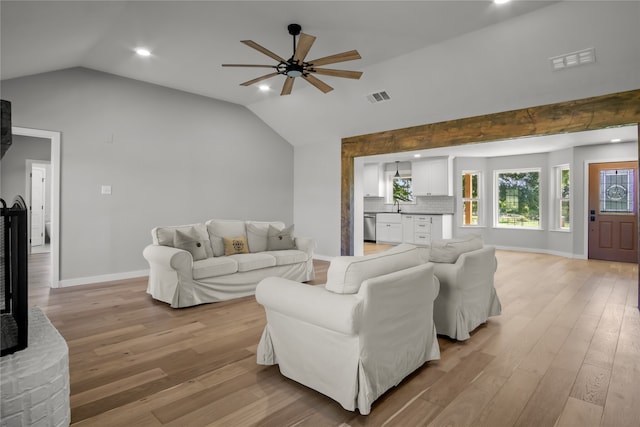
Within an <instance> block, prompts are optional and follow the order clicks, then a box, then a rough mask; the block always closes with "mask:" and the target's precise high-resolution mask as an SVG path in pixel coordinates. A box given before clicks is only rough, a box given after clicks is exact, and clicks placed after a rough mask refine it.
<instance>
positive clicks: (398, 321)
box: [256, 244, 440, 415]
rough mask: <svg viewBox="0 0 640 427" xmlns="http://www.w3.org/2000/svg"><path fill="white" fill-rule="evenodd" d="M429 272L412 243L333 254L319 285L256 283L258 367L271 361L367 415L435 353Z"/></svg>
mask: <svg viewBox="0 0 640 427" xmlns="http://www.w3.org/2000/svg"><path fill="white" fill-rule="evenodd" d="M433 269H434V266H433V264H431V263H424V261H423V260H422V259H421V256H420V252H419V250H418V248H416V247H415V246H413V245H407V244H403V245H400V246H397V247H395V248H393V249H390V250H388V251H385V252H383V253H379V254H374V255H368V256H364V257H336V258H334V259H333V260H332V261H331V264H330V266H329V270H328V272H327V284H326V285H324V286H321V285H317V286H310V285H305V284H302V283H297V282H294V281H290V280H286V279H281V278H274V277H272V278H267V279H264V280H262V281H261V282H260V283H259V284H258V287H257V289H256V300H257V301H258V303H260V304H262V305H263V306H264V308H265V312H266V316H267V325H266V326H265V329H264V332H263V334H262V338H261V339H260V343H259V344H258V350H257V362H258V364H262V365H273V364H278V365H279V368H280V372H281V373H282V374H283V375H284V376H286V377H288V378H291V379H293V380H295V381H297V382H299V383H301V384H304V385H306V386H307V387H310V388H312V389H314V390H317V391H319V392H320V393H323V394H325V395H327V396H329V397H330V398H332V399H334V400H335V401H337V402H338V403H339V404H340V405H342V407H344V408H345V409H347V410H350V411H354V410H355V409H356V408H357V409H359V411H360V413H361V414H363V415H366V414H369V412H370V410H371V405H372V403H373V402H374V401H375V400H376V399H377V398H378V397H379V396H381V395H382V394H383V393H384V392H385V391H387V390H388V389H390V388H391V387H393V386H395V385H397V384H398V383H400V381H402V379H403V378H405V377H406V376H407V375H409V374H410V373H411V372H413V371H414V370H416V369H417V368H419V367H420V366H422V365H423V364H424V363H425V362H426V361H428V360H434V359H439V358H440V348H439V346H438V340H437V337H436V330H435V327H434V324H433V301H434V299H435V298H436V295H437V294H438V280H437V279H436V278H435V277H434V275H433Z"/></svg>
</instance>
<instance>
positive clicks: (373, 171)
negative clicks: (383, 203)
mask: <svg viewBox="0 0 640 427" xmlns="http://www.w3.org/2000/svg"><path fill="white" fill-rule="evenodd" d="M381 176H382V175H381V172H380V165H379V164H377V163H371V164H366V165H364V176H363V178H364V179H363V183H364V188H363V189H364V195H365V197H381V196H383V194H381V193H382V192H381V191H380V189H381V185H380V177H381Z"/></svg>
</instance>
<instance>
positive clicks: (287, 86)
mask: <svg viewBox="0 0 640 427" xmlns="http://www.w3.org/2000/svg"><path fill="white" fill-rule="evenodd" d="M294 80H295V77H287V78H286V79H284V86H282V92H280V95H281V96H282V95H289V94H291V89H293V81H294Z"/></svg>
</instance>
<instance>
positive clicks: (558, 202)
mask: <svg viewBox="0 0 640 427" xmlns="http://www.w3.org/2000/svg"><path fill="white" fill-rule="evenodd" d="M565 170H566V171H568V173H569V195H568V196H567V197H564V196H563V194H562V193H563V192H562V173H563V171H565ZM553 171H554V176H553V180H554V186H553V191H554V203H553V230H554V231H563V232H570V231H571V230H572V229H571V223H572V222H573V221H571V219H572V218H571V212H572V211H571V208H572V206H573V201H572V197H573V192H572V191H571V182H572V178H573V177H572V174H571V165H570V164H568V163H567V164H562V165H556V166H554V167H553ZM563 202H566V203H567V204H568V206H569V226H568V227H563V226H562V224H563V221H562V218H563V215H562V206H563Z"/></svg>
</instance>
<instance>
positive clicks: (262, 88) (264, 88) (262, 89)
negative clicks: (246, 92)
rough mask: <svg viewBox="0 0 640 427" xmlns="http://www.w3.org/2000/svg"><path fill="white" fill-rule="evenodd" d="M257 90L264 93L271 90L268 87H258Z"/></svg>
mask: <svg viewBox="0 0 640 427" xmlns="http://www.w3.org/2000/svg"><path fill="white" fill-rule="evenodd" d="M258 89H260V90H261V91H263V92H266V91H268V90H269V89H271V88H270V87H269V85H260V86H258Z"/></svg>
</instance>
